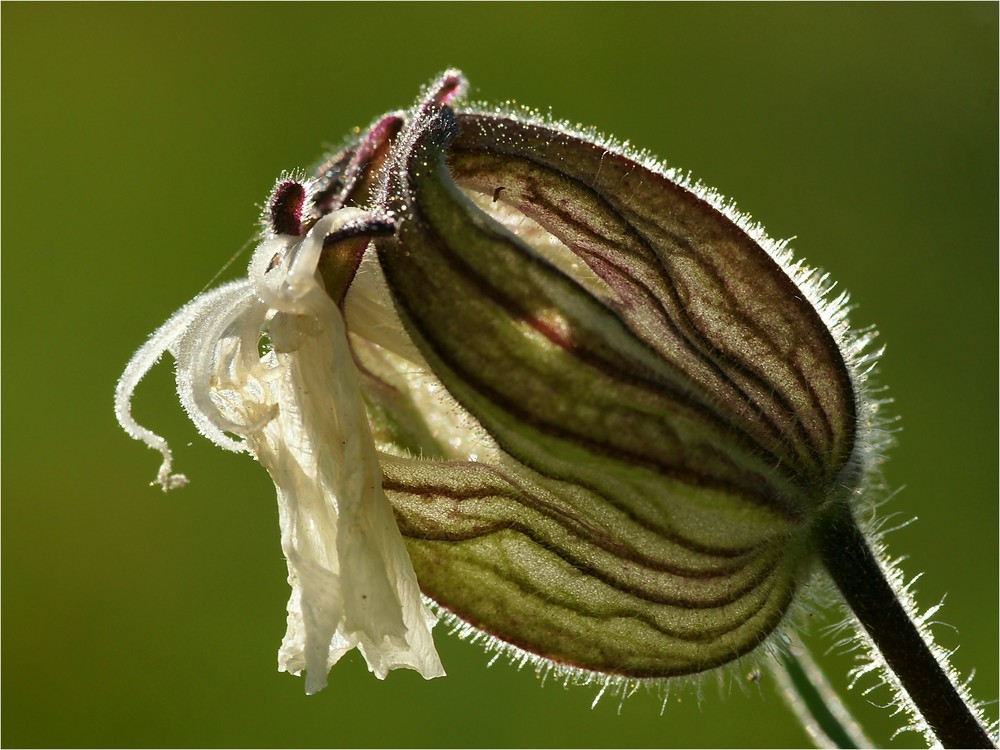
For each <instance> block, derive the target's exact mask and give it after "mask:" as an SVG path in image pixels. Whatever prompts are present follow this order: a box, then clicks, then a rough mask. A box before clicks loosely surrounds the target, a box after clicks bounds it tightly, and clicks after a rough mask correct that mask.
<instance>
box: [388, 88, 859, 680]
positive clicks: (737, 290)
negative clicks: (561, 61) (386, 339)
mask: <svg viewBox="0 0 1000 750" xmlns="http://www.w3.org/2000/svg"><path fill="white" fill-rule="evenodd" d="M400 140H401V144H402V145H401V146H400V147H399V149H398V150H397V152H396V153H395V154H394V157H393V167H392V169H391V170H390V172H389V173H388V174H387V175H386V176H385V177H384V178H383V179H384V185H385V188H384V200H385V201H386V203H387V206H388V207H390V208H391V209H393V210H395V211H396V213H397V215H398V216H399V217H401V218H400V220H399V229H398V231H397V232H396V234H395V235H394V236H384V237H380V238H378V239H377V240H376V243H375V244H376V246H377V249H378V261H379V264H380V266H381V269H382V271H383V273H384V275H385V279H386V282H387V284H388V287H389V289H390V290H391V293H392V297H393V300H394V302H395V304H396V307H397V310H398V312H399V315H400V318H401V320H402V322H403V324H404V326H405V328H406V330H407V331H408V333H409V334H410V336H411V337H412V339H413V341H414V343H415V344H416V346H417V348H418V349H419V351H420V354H421V355H422V357H423V358H424V360H425V361H426V363H427V365H428V366H429V368H430V370H431V371H432V372H433V374H434V375H435V376H436V377H437V378H439V379H440V381H441V383H442V384H443V385H444V387H445V388H446V389H447V391H448V393H449V394H450V395H451V396H452V397H453V398H454V399H455V400H456V401H457V402H458V403H459V404H460V405H461V407H462V408H464V409H465V410H467V412H468V413H469V414H471V415H472V416H473V417H474V418H475V421H476V422H477V423H478V425H479V426H481V428H482V429H483V430H485V432H486V433H487V434H488V435H489V436H490V438H491V439H493V440H495V441H496V443H497V444H498V446H499V448H500V449H501V450H502V453H501V454H500V457H499V458H494V459H493V460H488V461H482V460H481V461H480V462H479V463H478V464H476V465H473V464H468V463H465V464H455V463H444V462H441V463H433V462H424V463H422V464H419V465H408V464H403V463H393V462H383V472H384V477H385V478H384V481H383V486H384V487H385V489H386V490H387V493H388V496H389V498H390V501H391V502H392V503H393V506H394V508H395V511H396V514H397V520H398V522H399V524H400V527H401V530H402V531H403V534H404V537H406V540H407V547H408V549H409V552H410V556H411V559H412V560H413V563H414V567H415V570H416V572H417V577H418V579H419V580H420V583H421V587H422V589H423V590H424V592H425V593H426V594H428V595H429V596H430V597H431V598H433V599H434V600H436V601H437V602H438V603H439V604H441V605H442V606H443V607H444V608H445V609H447V610H448V611H450V612H451V613H453V614H454V615H455V616H456V617H457V618H458V619H460V620H461V621H463V622H465V623H468V624H470V625H471V626H473V627H474V628H476V629H478V630H481V631H484V632H486V633H488V634H490V635H492V636H494V637H496V638H498V639H500V641H502V642H504V643H506V644H511V645H513V646H515V647H516V648H517V649H520V650H522V651H524V652H527V653H528V654H532V655H535V656H538V657H541V658H542V659H544V660H546V661H549V662H554V663H557V664H560V665H564V666H569V667H573V668H576V669H579V670H584V671H595V672H599V673H603V674H609V675H616V676H621V677H625V678H643V677H664V676H671V675H681V674H690V673H695V672H700V671H703V670H706V669H709V668H711V667H714V666H717V665H721V664H724V663H727V662H729V661H732V660H733V659H735V658H737V657H739V656H741V655H743V654H745V653H747V652H749V651H751V650H753V649H754V648H755V647H757V646H758V645H760V644H761V643H762V642H763V641H764V640H765V639H766V638H767V637H768V635H769V634H771V633H772V631H773V630H774V629H775V628H776V626H777V625H778V624H779V623H780V622H781V620H782V618H783V617H784V616H785V614H786V612H787V610H788V608H789V605H790V604H791V602H792V601H793V598H794V597H795V594H796V590H797V588H798V586H799V585H800V583H801V582H802V581H803V579H804V578H805V577H806V576H807V575H808V573H809V571H810V568H811V566H812V564H813V558H814V554H813V545H812V543H811V541H810V531H811V528H812V523H813V522H814V521H815V520H816V519H817V518H818V517H819V516H820V515H821V514H822V513H823V512H824V509H825V508H826V507H828V506H829V505H830V504H831V503H834V502H840V501H843V500H844V499H845V498H846V497H848V496H850V495H851V494H852V493H853V492H855V491H856V489H857V488H858V484H859V482H860V480H861V477H862V475H863V474H864V472H865V470H866V466H865V458H864V453H863V451H862V450H861V448H860V447H859V444H858V437H857V433H858V425H857V417H856V414H857V406H856V399H857V396H856V383H855V376H854V375H853V374H852V372H851V369H850V368H849V366H848V365H847V364H846V362H845V354H844V352H842V349H841V344H840V343H838V337H839V336H841V335H842V333H843V332H842V330H841V325H842V312H837V309H836V308H834V307H825V306H824V305H823V304H822V303H821V301H820V296H821V295H820V294H819V293H818V292H817V291H816V285H815V282H814V281H813V277H812V276H811V275H810V274H809V272H807V271H805V270H803V269H801V268H799V267H796V266H792V267H791V270H788V268H789V267H788V265H787V260H788V259H787V253H786V251H785V250H784V249H783V248H782V247H781V246H779V245H776V244H775V243H772V242H771V241H769V240H767V239H766V237H765V236H764V235H763V233H762V232H761V230H760V229H759V228H757V227H754V226H751V225H749V224H748V222H747V221H746V220H745V219H743V218H742V217H739V216H738V215H735V214H734V212H733V211H732V210H731V209H729V210H727V209H725V208H723V207H722V206H721V201H720V199H719V198H718V197H717V196H715V195H714V194H713V193H711V192H709V191H706V190H704V189H703V188H697V187H694V188H692V187H691V186H689V185H687V184H686V183H684V182H683V181H679V180H678V179H677V178H676V175H673V174H671V173H669V172H666V171H664V170H662V169H661V168H659V167H658V166H657V165H655V164H652V163H650V162H649V161H648V160H642V159H639V158H636V157H634V156H631V155H629V154H628V153H626V152H624V151H622V150H618V149H616V148H613V147H611V146H610V145H608V144H604V143H600V142H598V141H596V140H594V139H592V138H588V137H586V136H585V135H583V134H580V133H575V132H571V131H569V130H568V129H565V128H560V127H555V126H553V125H551V124H545V123H541V122H537V121H532V120H530V119H522V118H519V117H517V116H514V115H506V114H496V113H491V112H485V111H475V110H473V111H467V112H462V111H458V112H456V111H455V110H454V109H453V108H452V107H450V106H441V105H440V104H439V103H438V101H437V100H436V99H435V96H434V94H433V91H432V92H431V93H430V94H428V95H427V96H426V97H425V99H424V100H423V101H422V102H421V103H420V104H418V106H417V107H416V108H415V109H414V110H413V112H412V113H411V114H410V119H409V122H408V125H407V128H406V129H405V130H404V132H403V134H402V135H401V138H400ZM841 302H842V301H841ZM847 356H848V357H850V356H852V354H851V353H850V352H849V353H848V355H847ZM512 459H513V460H512Z"/></svg>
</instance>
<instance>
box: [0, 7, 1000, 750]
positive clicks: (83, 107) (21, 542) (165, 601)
mask: <svg viewBox="0 0 1000 750" xmlns="http://www.w3.org/2000/svg"><path fill="white" fill-rule="evenodd" d="M997 20H998V11H997V6H996V4H992V3H990V4H975V5H935V4H918V5H905V4H889V5H869V4H850V5H827V4H820V5H813V4H807V5H783V4H777V5H742V4H741V5H714V4H713V5H674V4H667V5H647V4H643V5H614V6H612V5H599V4H587V5H564V4H558V5H528V4H509V5H491V4H477V5H463V4H449V5H425V4H417V5H405V6H400V5H388V4H377V5H339V4H336V5H325V4H306V5H293V4H282V5H271V4H254V5H239V4H220V5H199V4H183V5H158V4H137V5H131V4H123V5H94V4H81V5H76V4H58V5H51V4H50V5H42V4H9V3H8V4H4V6H3V8H2V21H3V24H2V35H3V38H2V41H3V44H2V84H3V123H2V124H3V129H2V137H3V162H2V170H3V224H2V240H3V277H2V278H3V282H2V283H3V294H2V305H3V308H2V310H3V318H4V329H3V333H4V348H5V350H6V351H7V355H8V356H7V364H6V366H5V367H4V368H3V396H4V398H3V435H4V438H5V440H4V448H5V451H4V467H3V468H4V472H3V486H2V489H3V730H2V744H3V745H4V746H67V745H68V746H84V747H87V746H109V747H117V746H139V747H147V746H171V745H173V746H185V745H197V746H209V747H211V746H234V745H235V746H239V745H252V746H265V747H267V746H281V747H284V746H398V745H407V746H428V745H439V746H447V747H454V746H471V747H477V746H490V745H514V746H524V745H530V746H543V747H544V746H567V745H568V746H657V745H667V746H726V745H731V746H789V745H790V746H796V745H802V744H805V743H807V738H806V736H805V735H804V734H803V732H802V730H801V729H800V728H799V727H798V726H797V725H796V724H795V722H794V721H793V720H792V718H791V716H790V714H789V713H788V712H787V710H786V709H785V708H784V706H783V704H782V702H781V701H780V700H779V699H778V698H777V696H776V695H775V693H774V691H773V690H772V686H771V685H770V677H769V676H767V675H765V677H764V680H763V683H762V684H761V685H760V686H758V685H753V684H747V682H746V680H745V679H744V678H743V677H742V675H735V676H734V677H733V679H732V680H730V681H727V683H726V686H725V687H724V688H723V690H722V693H724V694H725V695H720V691H719V690H718V689H717V688H716V686H715V682H714V680H710V681H707V682H706V683H705V685H704V686H703V688H702V690H701V694H702V697H701V700H700V701H699V700H698V698H697V694H696V692H695V691H694V690H691V689H687V690H674V691H673V693H672V696H671V700H670V702H669V704H668V705H667V707H666V711H665V712H664V714H663V715H662V716H661V715H660V701H659V699H658V698H657V697H656V695H655V694H653V693H649V694H646V693H643V692H640V693H639V694H638V695H636V696H635V697H633V698H631V699H630V700H629V701H627V702H626V703H625V704H624V706H623V707H622V708H621V710H620V711H619V705H618V701H617V700H615V699H613V698H611V699H605V700H604V701H603V702H602V703H601V704H600V705H598V706H597V708H596V709H593V710H592V709H591V707H590V704H591V700H592V698H593V695H594V693H595V692H596V690H595V689H593V688H575V689H570V690H565V689H563V688H562V687H561V686H560V685H558V684H556V683H554V682H549V683H548V684H546V685H545V686H540V685H539V680H538V679H537V678H536V676H535V675H534V673H533V672H532V671H531V670H530V669H525V670H522V671H520V672H519V671H517V670H516V669H514V668H511V667H509V666H507V665H505V664H504V663H502V662H501V663H497V664H496V665H494V666H493V667H491V668H488V667H487V660H488V659H487V656H486V655H485V654H484V653H483V652H482V651H481V650H480V649H479V648H478V647H477V646H474V645H470V644H468V643H465V642H462V641H459V640H458V639H457V638H454V637H450V636H449V635H448V634H447V633H446V632H444V631H443V630H441V631H439V632H438V634H437V640H438V644H439V648H440V650H441V653H442V657H443V659H444V662H445V665H446V667H447V669H448V672H449V677H448V678H447V679H443V680H437V681H434V682H431V683H424V682H423V681H422V680H421V679H420V678H419V677H418V676H417V675H415V674H413V673H394V674H392V675H391V676H390V677H389V679H388V680H386V681H385V682H384V683H380V682H378V681H376V680H375V679H374V678H372V677H370V676H369V675H368V674H367V672H366V670H365V668H364V665H363V662H362V661H361V660H360V659H359V658H357V657H356V656H352V657H351V658H347V659H345V660H344V662H342V663H341V664H340V665H338V666H337V667H336V669H335V670H334V672H333V674H332V675H331V683H330V687H328V688H327V689H326V691H324V692H323V693H321V694H319V695H317V696H314V697H311V698H307V697H306V696H305V695H304V694H303V684H302V681H301V680H299V679H296V678H294V677H291V676H288V675H284V674H279V673H278V672H277V671H276V651H277V646H278V643H279V641H280V638H281V636H282V634H283V632H284V617H285V611H284V605H285V601H286V598H287V595H288V591H287V585H286V583H285V575H286V571H285V565H284V562H283V560H282V556H281V552H280V549H279V545H278V533H277V514H276V509H275V503H274V498H273V489H272V486H271V484H270V482H269V481H268V479H267V477H266V476H265V474H264V472H263V471H262V470H261V469H260V468H259V467H258V466H256V465H255V464H254V463H253V462H252V461H251V460H249V459H248V458H247V457H245V456H235V455H230V454H225V453H222V452H220V451H218V450H217V449H215V448H214V447H212V446H211V445H209V444H208V443H207V442H206V441H204V440H202V439H201V438H199V437H198V436H197V434H196V433H195V432H194V430H193V428H191V427H190V425H188V424H187V423H186V421H185V418H184V417H183V415H182V414H181V412H180V409H179V407H178V405H177V403H176V399H175V397H174V396H173V395H172V383H171V372H170V367H169V365H163V366H161V367H160V368H159V369H158V371H157V372H156V373H154V375H153V377H151V378H150V379H149V381H148V382H147V383H146V384H145V385H144V386H143V387H142V388H141V389H140V392H139V400H138V404H137V407H136V412H137V415H138V417H139V418H140V420H142V421H143V422H144V423H145V424H148V425H150V426H153V427H155V428H157V429H158V430H159V431H163V433H164V434H166V435H168V436H169V437H171V438H172V439H173V441H174V444H175V449H176V453H177V463H178V467H179V469H180V470H182V471H184V472H185V473H186V474H187V475H188V476H189V477H190V478H191V479H192V483H191V484H190V486H188V487H187V488H185V489H184V490H182V491H179V492H176V493H173V494H170V495H166V496H165V495H163V494H161V493H160V492H159V490H157V489H154V488H151V487H149V486H148V484H149V481H150V480H151V479H152V478H153V476H154V474H155V471H156V467H157V465H158V459H157V456H156V455H155V454H154V453H152V452H150V451H148V450H146V449H145V448H143V447H142V446H141V445H140V444H138V443H134V442H132V441H131V440H129V439H128V438H127V437H126V436H125V435H124V434H123V433H122V432H120V431H119V429H118V428H117V426H116V425H115V423H114V418H113V416H112V391H113V388H114V384H115V381H116V379H117V377H118V375H119V373H120V371H121V370H122V368H123V366H124V364H125V362H126V361H127V359H128V357H129V355H130V354H131V352H132V351H133V350H134V349H135V348H136V347H137V346H138V345H139V344H141V343H142V341H143V340H144V338H145V337H146V335H147V334H148V333H150V332H151V331H152V330H153V329H154V328H155V327H157V326H158V325H159V324H160V323H161V322H162V321H163V320H164V319H165V318H166V317H167V316H168V315H169V314H170V313H171V312H172V311H173V310H174V309H176V308H177V307H179V306H180V305H181V304H182V303H184V302H186V301H187V300H188V299H190V298H191V297H192V296H194V294H196V293H197V292H198V291H199V290H201V289H202V288H203V286H204V285H205V284H207V283H208V282H209V281H210V279H212V277H213V275H215V273H216V272H217V271H218V270H219V269H220V268H221V267H222V266H223V265H224V264H225V262H226V261H227V259H228V258H230V256H231V255H232V254H233V253H234V252H236V251H237V250H238V249H239V248H240V246H241V245H242V244H243V243H244V241H245V240H247V239H248V238H249V237H250V236H251V234H252V232H253V231H254V226H255V220H256V217H257V210H258V209H257V206H258V204H259V203H260V202H261V201H262V200H264V198H265V197H266V195H267V192H268V190H269V188H270V187H271V185H272V184H273V181H274V179H275V178H276V176H277V175H278V174H279V172H280V171H281V170H283V169H288V168H293V167H299V166H308V165H309V164H310V163H312V162H313V161H314V160H315V159H316V158H317V157H318V156H319V155H320V154H321V153H322V151H323V149H324V147H325V145H327V144H331V143H334V144H335V143H337V142H338V141H339V140H340V138H341V137H342V135H343V134H345V133H346V132H347V131H348V130H349V129H350V128H352V127H354V126H363V125H366V124H367V123H368V122H369V121H370V120H371V119H372V118H373V117H374V116H376V115H378V114H380V113H382V112H384V111H386V110H388V109H392V108H398V107H402V106H406V105H408V104H409V103H410V102H411V101H412V100H413V98H414V97H415V95H416V93H417V90H418V87H419V86H420V85H422V84H424V83H425V82H427V81H428V80H429V79H430V78H431V77H432V76H433V75H434V74H435V73H436V72H438V71H440V70H442V69H443V68H445V67H446V66H458V67H461V68H462V69H464V71H465V72H466V74H467V75H468V77H469V79H470V80H471V82H472V85H473V93H474V94H475V95H477V96H479V97H481V98H487V99H491V100H503V99H516V100H517V101H518V102H523V103H526V104H531V105H533V106H537V107H541V108H547V107H551V110H552V112H553V113H554V114H556V115H558V116H560V117H564V118H567V119H570V120H573V121H579V122H581V123H586V124H593V125H596V126H598V127H599V128H601V129H603V130H605V131H610V132H613V133H614V134H615V135H617V136H618V137H620V138H622V139H626V138H627V139H629V140H630V141H631V142H632V143H633V144H636V145H639V146H642V147H647V148H649V149H650V150H652V151H653V152H654V153H657V154H658V155H660V156H661V157H663V158H665V159H666V160H668V162H669V163H670V164H674V165H678V166H681V167H683V168H685V169H690V170H692V171H693V173H694V174H695V175H696V176H697V177H699V178H700V179H702V180H704V181H705V182H707V183H708V184H710V185H714V186H716V187H718V188H719V189H720V190H721V191H722V192H723V193H725V194H727V195H730V196H733V197H735V198H736V199H737V200H738V201H739V203H740V206H741V207H742V208H743V209H744V210H747V211H749V212H751V213H752V214H753V215H754V216H755V217H757V218H758V219H760V220H761V221H763V222H764V223H765V224H766V225H767V226H768V228H769V230H770V232H771V233H772V235H774V236H777V237H786V236H791V235H795V236H797V240H796V241H795V243H794V246H795V247H796V248H797V250H798V252H799V254H800V255H802V256H804V257H806V258H807V259H808V260H809V261H810V262H812V263H814V264H817V265H820V266H822V267H824V268H826V269H827V270H829V271H830V272H831V273H832V274H833V276H834V278H836V279H837V280H838V281H839V282H840V283H841V284H842V285H843V287H844V288H847V289H849V290H851V292H852V294H853V296H854V300H855V302H856V303H857V304H858V309H857V310H856V312H855V314H854V320H855V322H856V323H858V324H862V325H867V324H871V323H876V324H877V325H878V327H879V329H880V331H881V333H882V340H883V342H885V343H886V344H887V345H888V352H887V354H886V356H885V359H884V362H883V365H882V381H883V382H885V383H886V384H889V385H890V386H891V390H890V393H891V395H892V397H893V398H894V399H895V405H894V406H893V409H894V411H895V413H898V414H899V415H901V416H902V421H901V422H900V425H901V427H902V432H901V433H900V445H899V447H898V448H896V449H895V450H893V451H892V460H891V461H890V462H889V464H888V466H887V475H888V478H889V481H890V483H891V484H892V486H893V487H895V488H900V487H903V486H904V485H905V489H904V490H903V491H902V492H901V493H900V494H899V495H898V496H897V497H896V498H894V499H893V500H892V501H891V503H889V504H888V505H887V506H886V507H885V509H884V512H885V513H895V514H898V519H899V520H900V521H902V520H904V519H906V518H909V517H911V516H919V521H918V522H917V523H915V524H912V525H911V526H909V527H907V528H906V529H904V530H901V531H898V532H896V533H894V534H893V535H892V536H891V537H890V540H889V541H890V548H891V551H892V552H894V553H895V554H897V555H898V554H904V553H905V554H907V555H909V560H908V561H907V562H906V564H905V569H906V571H907V573H908V574H910V575H913V574H915V573H918V572H920V571H925V572H926V574H925V575H924V577H923V578H922V579H921V581H920V583H919V585H918V591H919V601H920V603H921V605H922V606H924V607H927V606H930V605H932V604H934V603H936V602H937V600H938V599H939V598H940V597H941V596H942V595H944V594H945V593H947V595H948V601H947V605H946V607H945V609H944V610H943V612H942V613H941V615H939V617H940V618H941V619H943V620H945V621H946V622H948V623H950V624H951V625H954V626H955V627H956V628H957V630H958V632H957V633H956V632H954V631H953V630H951V629H947V628H944V627H939V628H938V629H937V632H938V633H939V635H940V640H941V642H942V643H943V644H944V645H945V646H947V647H954V646H956V645H958V644H961V646H962V648H961V650H960V651H959V652H958V653H957V655H956V656H955V662H956V664H957V666H958V667H959V668H960V669H961V670H962V672H963V673H965V674H967V673H968V671H969V670H970V669H971V668H973V667H975V668H976V669H977V670H978V671H977V676H976V680H975V682H974V688H975V690H974V692H975V693H976V695H977V696H979V697H980V698H984V699H994V698H996V696H997V693H998V689H997V682H998V677H997V662H998V654H997V650H998V623H997V613H998V583H997V570H998V551H997V550H998V487H997V454H998V445H997V413H998V404H997V361H998V348H997V341H998V330H997V320H998V309H997V277H998V267H997V257H998V251H997V240H998V238H997V204H998V194H997V108H998V97H997ZM245 262H246V256H243V257H241V258H240V259H238V260H237V262H236V263H235V265H234V266H233V267H232V268H230V269H229V271H227V273H226V276H234V275H236V274H238V273H241V272H242V269H243V268H244V267H245ZM814 620H815V623H814V625H813V627H812V629H811V641H812V642H813V643H814V644H816V645H815V648H816V650H817V651H820V652H822V651H825V650H826V648H827V647H829V646H830V645H831V640H830V639H829V638H828V637H824V636H823V626H824V625H825V624H829V623H830V622H832V621H833V619H831V618H825V617H823V616H822V615H817V616H816V617H815V618H814ZM824 661H825V662H826V663H827V664H828V665H829V666H830V672H831V675H832V676H834V677H835V679H836V682H837V684H838V685H843V683H844V677H843V675H844V672H845V670H846V668H847V666H848V665H849V664H850V663H851V658H850V657H846V656H843V655H838V654H830V655H828V656H826V657H824ZM849 699H850V702H851V704H852V705H853V706H854V707H855V708H856V711H857V713H858V715H859V716H860V718H861V719H862V720H863V721H864V722H865V723H866V725H867V726H869V728H870V730H871V732H872V734H873V735H874V736H875V738H876V739H877V740H878V741H879V742H880V743H886V742H889V735H890V734H891V733H892V731H893V729H894V728H895V727H896V726H898V719H894V718H892V717H890V716H889V713H890V712H889V711H888V710H882V709H878V708H876V707H874V706H873V705H872V703H885V702H887V701H888V693H887V692H886V691H885V690H884V689H881V690H877V691H875V692H874V693H872V694H870V695H869V696H867V697H866V696H863V695H862V694H861V691H860V690H856V691H853V692H852V693H850V694H849ZM990 712H991V715H993V716H995V714H996V707H995V706H993V707H991V708H990ZM919 743H920V738H919V737H918V736H916V735H913V734H905V735H901V736H899V737H898V738H896V739H895V740H893V741H892V743H891V744H892V745H894V746H913V745H919Z"/></svg>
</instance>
